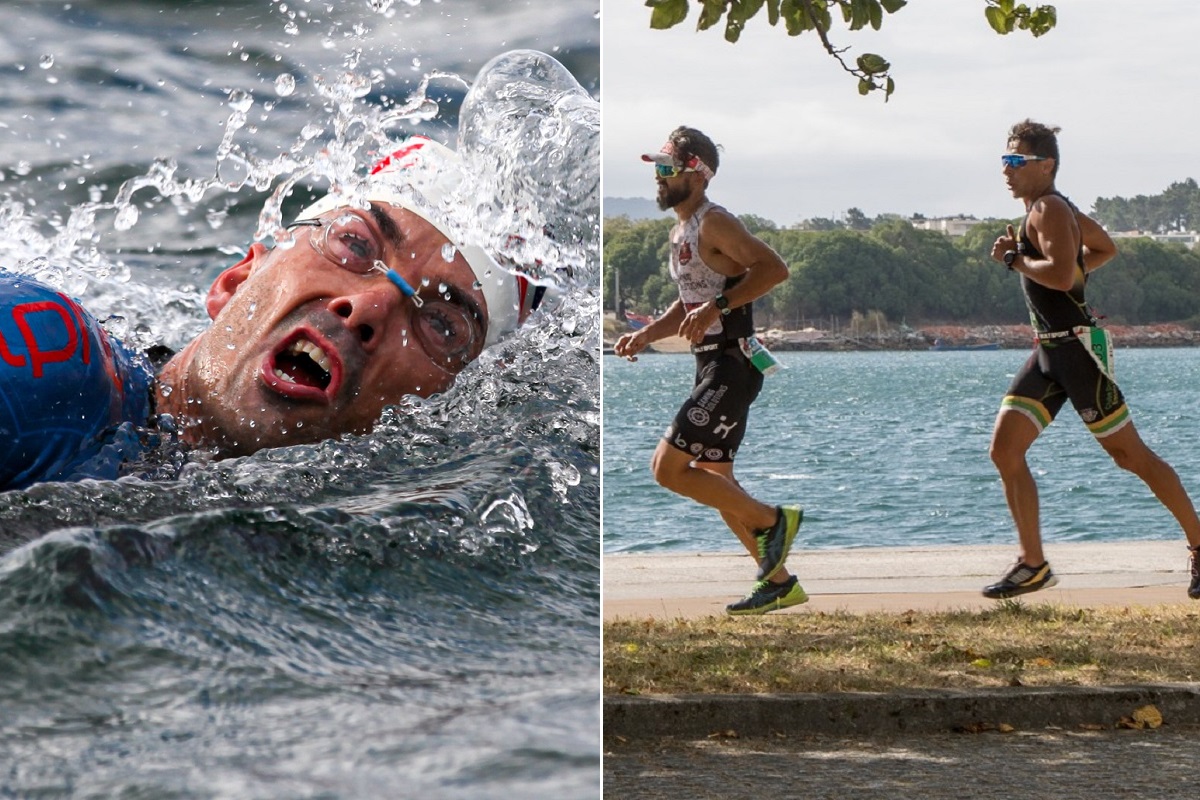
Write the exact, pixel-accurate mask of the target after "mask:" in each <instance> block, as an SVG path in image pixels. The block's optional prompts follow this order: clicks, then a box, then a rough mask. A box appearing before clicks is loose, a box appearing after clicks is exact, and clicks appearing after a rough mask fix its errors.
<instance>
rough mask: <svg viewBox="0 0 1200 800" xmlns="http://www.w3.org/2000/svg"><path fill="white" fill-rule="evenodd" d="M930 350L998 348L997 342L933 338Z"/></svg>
mask: <svg viewBox="0 0 1200 800" xmlns="http://www.w3.org/2000/svg"><path fill="white" fill-rule="evenodd" d="M929 349H930V350H937V351H942V350H999V349H1000V343H999V342H948V341H946V340H944V339H934V340H933V344H932V345H931V346H930V348H929Z"/></svg>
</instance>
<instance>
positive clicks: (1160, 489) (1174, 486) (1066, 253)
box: [983, 120, 1200, 599]
mask: <svg viewBox="0 0 1200 800" xmlns="http://www.w3.org/2000/svg"><path fill="white" fill-rule="evenodd" d="M1058 130H1059V129H1058V128H1050V127H1047V126H1046V125H1042V124H1040V123H1037V122H1033V121H1032V120H1025V121H1024V122H1020V123H1018V124H1016V125H1014V126H1013V128H1012V129H1011V130H1010V132H1009V136H1008V148H1007V152H1005V153H1004V154H1003V155H1002V156H1001V157H1000V159H1001V164H1002V167H1003V172H1004V180H1005V182H1006V183H1007V185H1008V188H1009V190H1010V191H1011V192H1012V195H1013V197H1015V198H1017V199H1018V200H1021V201H1022V202H1023V203H1024V204H1025V218H1024V220H1023V221H1022V222H1021V224H1020V227H1019V229H1018V230H1016V231H1014V230H1013V227H1012V226H1011V225H1010V226H1008V231H1007V233H1006V234H1005V235H1004V236H1001V237H999V238H998V239H997V240H996V241H995V243H994V244H993V245H992V252H991V256H992V258H993V259H994V260H996V261H998V262H1000V263H1002V264H1004V265H1006V266H1007V267H1008V268H1009V269H1010V270H1012V271H1014V272H1016V273H1018V274H1019V275H1020V276H1021V288H1022V290H1023V292H1024V294H1025V301H1026V305H1027V306H1028V307H1029V316H1030V321H1031V323H1032V325H1033V332H1034V350H1033V353H1032V354H1031V355H1030V357H1029V359H1028V361H1026V362H1025V365H1024V366H1023V367H1022V368H1021V370H1020V371H1019V372H1018V373H1017V375H1016V377H1015V378H1014V379H1013V381H1012V384H1011V386H1010V387H1009V390H1008V393H1007V395H1006V396H1005V397H1004V400H1003V401H1002V403H1001V405H1000V413H999V414H998V416H997V417H996V426H995V429H994V431H993V433H992V444H991V457H992V461H993V462H994V463H995V465H996V468H997V469H998V470H999V472H1000V477H1001V480H1002V481H1003V483H1004V493H1005V498H1006V499H1007V501H1008V508H1009V511H1010V512H1011V514H1012V517H1013V521H1014V523H1015V524H1016V528H1017V539H1018V542H1019V545H1020V550H1019V553H1018V556H1017V561H1016V563H1015V564H1014V565H1013V567H1012V568H1011V569H1010V570H1009V571H1008V573H1007V574H1006V575H1004V577H1003V578H1001V579H1000V580H999V581H998V582H996V583H994V584H992V585H990V586H987V587H986V588H984V590H983V594H984V596H986V597H991V598H997V599H999V598H1007V597H1014V596H1017V595H1021V594H1025V593H1027V592H1033V591H1037V590H1038V589H1045V588H1048V587H1050V586H1054V585H1055V584H1057V583H1058V578H1057V577H1056V576H1055V574H1054V572H1053V570H1051V569H1050V564H1049V562H1048V561H1047V560H1046V557H1045V554H1044V552H1043V550H1042V535H1041V525H1040V520H1039V517H1040V514H1039V507H1038V492H1037V484H1036V482H1035V481H1034V478H1033V474H1032V473H1031V472H1030V470H1029V465H1028V463H1027V461H1026V453H1027V452H1028V450H1029V448H1030V447H1031V446H1032V445H1033V442H1034V441H1035V440H1036V439H1037V437H1038V436H1039V435H1041V433H1042V431H1043V430H1045V428H1046V426H1047V425H1049V424H1050V423H1051V422H1052V421H1053V420H1054V417H1055V416H1056V415H1057V414H1058V412H1059V410H1060V409H1061V408H1062V407H1063V405H1064V404H1065V403H1066V402H1067V401H1068V400H1070V402H1071V404H1072V405H1073V406H1074V407H1075V411H1076V412H1077V413H1078V414H1079V416H1080V417H1081V418H1082V419H1083V421H1084V424H1086V425H1087V427H1088V430H1090V431H1091V432H1092V435H1093V436H1095V437H1096V440H1097V441H1098V442H1099V443H1100V446H1101V447H1103V448H1104V449H1105V451H1107V452H1108V454H1109V455H1110V456H1112V458H1113V460H1114V461H1115V462H1116V463H1117V465H1118V466H1120V467H1122V468H1124V469H1127V470H1129V471H1130V472H1133V473H1134V474H1135V475H1137V476H1138V477H1139V478H1141V479H1142V480H1143V481H1144V482H1145V483H1146V485H1147V486H1149V487H1150V490H1151V491H1152V492H1153V493H1154V496H1155V497H1157V498H1158V499H1159V500H1160V501H1161V502H1162V504H1163V505H1164V506H1166V508H1167V510H1168V511H1170V512H1171V514H1172V515H1174V517H1175V519H1176V520H1177V521H1178V522H1179V525H1180V526H1181V527H1182V528H1183V531H1184V533H1185V535H1186V536H1187V540H1188V544H1189V547H1190V548H1191V574H1192V577H1191V584H1190V586H1189V588H1188V596H1189V597H1191V598H1193V599H1197V598H1200V519H1197V517H1196V511H1195V508H1194V507H1193V505H1192V501H1191V499H1190V498H1189V497H1188V494H1187V492H1186V491H1185V490H1184V488H1183V484H1182V483H1181V482H1180V480H1179V476H1178V475H1177V474H1176V473H1175V470H1174V469H1172V468H1171V466H1170V465H1169V464H1167V463H1166V462H1165V461H1163V460H1162V459H1161V458H1159V457H1158V456H1157V455H1156V454H1155V453H1154V452H1153V451H1152V450H1151V449H1150V448H1149V447H1148V446H1147V445H1146V443H1145V442H1143V441H1142V438H1141V437H1140V436H1139V435H1138V432H1137V430H1136V429H1135V428H1134V426H1133V420H1132V419H1131V418H1130V414H1129V409H1128V407H1127V406H1126V405H1125V399H1124V397H1123V396H1122V394H1121V390H1120V389H1119V388H1118V387H1117V384H1116V382H1115V380H1114V378H1113V360H1112V349H1111V343H1110V341H1109V337H1108V333H1107V331H1104V330H1103V329H1101V328H1100V327H1099V325H1098V323H1097V321H1096V319H1095V318H1094V317H1093V316H1092V313H1091V311H1090V309H1089V308H1088V305H1087V302H1086V300H1085V299H1084V287H1085V286H1086V284H1087V278H1088V273H1090V272H1091V271H1093V270H1095V269H1097V268H1099V267H1101V266H1103V265H1104V264H1105V263H1107V262H1108V261H1109V260H1111V259H1112V258H1113V256H1115V255H1116V252H1117V250H1116V246H1115V245H1114V244H1113V241H1112V239H1111V238H1109V236H1108V234H1107V233H1105V231H1104V229H1103V228H1101V227H1100V225H1099V224H1097V223H1096V222H1095V220H1093V219H1091V218H1090V217H1088V216H1087V215H1086V214H1083V213H1082V212H1080V211H1079V209H1077V208H1076V207H1075V206H1074V205H1073V204H1072V203H1071V202H1070V201H1069V200H1068V199H1067V198H1066V197H1064V196H1063V195H1062V194H1060V193H1059V192H1058V190H1057V189H1056V188H1055V185H1054V181H1055V177H1056V175H1057V173H1058V163H1059V159H1058V138H1057V134H1058Z"/></svg>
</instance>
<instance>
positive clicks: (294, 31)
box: [283, 20, 300, 36]
mask: <svg viewBox="0 0 1200 800" xmlns="http://www.w3.org/2000/svg"><path fill="white" fill-rule="evenodd" d="M283 32H284V33H286V34H287V35H288V36H297V35H299V33H300V26H299V25H297V24H296V21H295V20H288V23H287V24H286V25H284V26H283Z"/></svg>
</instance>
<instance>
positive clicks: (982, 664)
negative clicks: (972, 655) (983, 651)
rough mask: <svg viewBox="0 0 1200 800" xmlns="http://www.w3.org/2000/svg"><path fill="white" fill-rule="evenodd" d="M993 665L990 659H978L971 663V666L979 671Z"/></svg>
mask: <svg viewBox="0 0 1200 800" xmlns="http://www.w3.org/2000/svg"><path fill="white" fill-rule="evenodd" d="M991 665H992V661H991V659H988V658H977V659H975V660H974V661H972V662H971V666H972V667H976V668H977V669H987V668H988V667H990V666H991Z"/></svg>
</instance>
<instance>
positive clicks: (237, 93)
mask: <svg viewBox="0 0 1200 800" xmlns="http://www.w3.org/2000/svg"><path fill="white" fill-rule="evenodd" d="M252 105H254V95H253V94H251V93H250V92H247V91H245V90H243V89H234V90H233V91H232V92H230V93H229V107H230V108H232V109H233V110H234V111H241V112H242V113H245V112H247V111H249V110H250V107H251V106H252Z"/></svg>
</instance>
